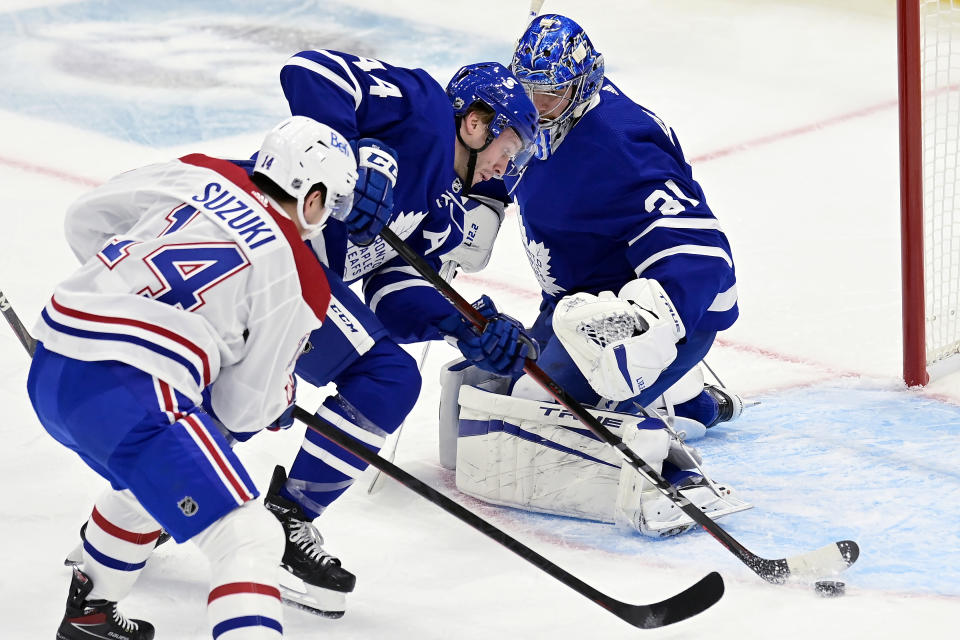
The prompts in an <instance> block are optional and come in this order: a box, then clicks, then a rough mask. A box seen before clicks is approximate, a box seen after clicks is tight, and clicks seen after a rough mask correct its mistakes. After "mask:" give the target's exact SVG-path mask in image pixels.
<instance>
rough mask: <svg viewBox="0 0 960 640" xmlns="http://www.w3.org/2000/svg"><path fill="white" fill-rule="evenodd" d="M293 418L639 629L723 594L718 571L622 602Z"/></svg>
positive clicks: (310, 421) (335, 435) (687, 613)
mask: <svg viewBox="0 0 960 640" xmlns="http://www.w3.org/2000/svg"><path fill="white" fill-rule="evenodd" d="M293 417H294V418H296V419H297V420H299V421H301V422H303V423H304V424H306V425H307V426H308V427H309V428H311V429H313V430H314V431H316V432H317V433H319V434H320V435H321V436H323V437H324V438H327V439H328V440H330V441H331V442H333V443H334V444H336V445H339V446H340V447H341V448H343V449H346V450H347V451H349V452H350V453H352V454H353V455H355V456H357V457H358V458H360V459H361V460H363V461H364V462H366V463H368V464H370V465H373V466H374V467H376V468H377V469H379V470H380V471H382V472H383V473H384V474H386V475H388V476H390V477H391V478H393V479H394V480H396V481H397V482H399V483H400V484H402V485H403V486H405V487H407V488H408V489H410V490H411V491H413V492H414V493H417V494H418V495H420V496H421V497H423V498H425V499H426V500H429V501H430V502H432V503H433V504H435V505H437V506H438V507H440V508H441V509H443V510H444V511H446V512H447V513H449V514H450V515H452V516H454V517H455V518H457V519H458V520H460V521H461V522H465V523H466V524H468V525H470V526H471V527H473V528H474V529H476V530H477V531H479V532H480V533H482V534H484V535H485V536H487V537H489V538H491V539H493V540H494V541H495V542H498V543H500V544H501V545H503V546H504V547H506V548H507V549H509V550H510V551H513V552H514V553H515V554H517V555H518V556H520V557H521V558H523V559H524V560H526V561H527V562H529V563H530V564H532V565H534V566H535V567H537V568H538V569H540V570H541V571H543V572H545V573H547V574H549V575H551V576H553V577H554V578H556V579H557V580H559V581H560V582H562V583H563V584H565V585H567V586H568V587H570V588H571V589H573V590H574V591H576V592H577V593H579V594H580V595H583V596H585V597H587V598H589V599H590V600H592V601H593V602H595V603H597V604H598V605H600V606H601V607H603V608H604V609H606V610H608V611H610V612H611V613H612V614H614V615H615V616H617V617H618V618H620V619H621V620H624V621H626V622H628V623H630V624H632V625H633V626H635V627H639V628H641V629H655V628H657V627H662V626H664V625H668V624H673V623H674V622H680V621H681V620H686V619H687V618H690V617H692V616H695V615H697V614H698V613H701V612H703V611H704V610H706V609H708V608H709V607H711V606H713V605H714V604H716V602H717V601H718V600H720V598H721V596H723V578H721V577H720V574H719V573H717V572H716V571H712V572H710V573H709V574H707V575H706V576H704V577H703V578H702V579H700V581H699V582H697V583H695V584H694V585H693V586H691V587H689V588H687V589H686V590H684V591H681V592H680V593H678V594H676V595H674V596H671V597H669V598H667V599H666V600H663V601H661V602H656V603H654V604H629V603H626V602H621V601H619V600H616V599H615V598H612V597H610V596H609V595H607V594H605V593H603V592H601V591H598V590H597V589H595V588H593V587H591V586H590V585H589V584H587V583H586V582H584V581H583V580H581V579H580V578H578V577H576V576H575V575H573V574H571V573H568V572H567V571H566V570H564V569H562V568H561V567H559V566H557V565H556V564H554V563H553V562H551V561H550V560H547V559H546V558H545V557H543V556H542V555H540V554H539V553H537V552H536V551H534V550H533V549H531V548H530V547H528V546H526V545H524V544H523V543H522V542H520V541H519V540H517V539H516V538H513V537H511V536H510V535H509V534H507V533H506V532H504V531H502V530H501V529H498V528H497V527H495V526H494V525H492V524H490V523H489V522H487V521H486V520H484V519H483V518H481V517H480V516H478V515H476V514H475V513H473V512H472V511H470V510H468V509H466V508H465V507H463V506H462V505H460V504H459V503H457V502H455V501H453V500H451V499H450V498H448V497H447V496H445V495H443V494H442V493H440V492H439V491H437V490H436V489H434V488H433V487H431V486H430V485H428V484H426V483H425V482H423V481H421V480H419V479H417V478H416V477H414V476H412V475H410V474H409V473H407V472H406V471H404V470H403V469H401V468H400V467H398V466H396V465H395V464H393V463H392V462H388V461H387V460H385V459H384V458H381V457H380V456H378V455H377V454H375V453H374V452H372V451H370V450H369V449H367V448H366V447H365V446H364V445H363V444H361V443H360V442H359V441H357V440H354V439H353V438H351V437H350V436H348V435H346V434H344V433H342V432H341V431H338V430H337V429H335V428H334V427H331V426H329V425H327V424H326V423H324V422H323V421H322V420H320V419H319V418H317V417H316V416H314V415H313V414H312V413H310V412H309V411H306V410H305V409H303V408H301V407H299V406H297V407H295V408H294V410H293Z"/></svg>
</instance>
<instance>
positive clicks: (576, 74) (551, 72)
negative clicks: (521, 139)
mask: <svg viewBox="0 0 960 640" xmlns="http://www.w3.org/2000/svg"><path fill="white" fill-rule="evenodd" d="M510 69H511V71H513V73H514V74H516V76H517V78H518V79H519V80H520V82H521V83H522V84H523V88H524V90H526V92H527V94H528V95H529V96H530V97H531V99H533V100H535V101H536V102H538V103H540V106H541V109H543V108H544V106H543V103H544V102H547V103H548V105H549V106H548V107H547V108H546V110H545V111H544V112H543V113H541V114H540V115H539V119H540V127H541V140H539V141H538V146H539V147H540V148H539V150H538V151H539V155H540V157H546V156H547V155H549V152H550V150H551V147H555V146H556V145H557V144H559V141H560V139H562V137H563V136H564V135H565V134H566V132H567V131H569V129H570V127H571V126H573V122H574V121H575V119H576V118H579V117H580V116H581V115H583V113H584V112H585V111H586V109H587V107H588V105H589V104H590V101H591V100H592V99H593V97H594V96H595V95H596V94H597V92H598V91H600V86H601V85H602V84H603V55H602V54H600V53H598V52H597V51H596V50H595V49H594V48H593V44H592V43H591V42H590V39H589V38H588V37H587V34H586V33H585V32H584V31H583V29H582V28H581V27H580V25H578V24H577V23H576V22H574V21H573V20H571V19H570V18H567V17H565V16H561V15H559V14H555V13H553V14H545V15H542V16H538V17H537V18H534V20H533V22H531V23H530V26H528V27H527V30H526V31H524V32H523V35H522V36H520V40H519V41H518V42H517V47H516V51H515V52H514V55H513V60H512V61H511V62H510ZM538 95H540V96H543V98H540V99H537V96H538ZM552 98H556V99H552Z"/></svg>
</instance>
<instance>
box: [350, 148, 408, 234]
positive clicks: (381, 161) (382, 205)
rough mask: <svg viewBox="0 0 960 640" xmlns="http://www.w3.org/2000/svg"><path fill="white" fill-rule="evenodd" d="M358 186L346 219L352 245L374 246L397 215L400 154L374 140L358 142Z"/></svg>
mask: <svg viewBox="0 0 960 640" xmlns="http://www.w3.org/2000/svg"><path fill="white" fill-rule="evenodd" d="M356 151H357V173H358V178H357V185H356V187H355V188H354V190H353V191H354V193H353V210H352V211H350V213H348V214H347V215H346V217H345V218H343V223H344V224H345V225H347V232H348V233H349V236H350V241H351V242H353V243H354V244H356V245H360V246H366V245H368V244H370V243H371V242H373V240H374V238H376V237H377V234H379V233H380V230H381V229H383V227H384V226H385V225H386V224H387V223H388V222H390V217H391V216H392V215H393V188H394V187H395V186H396V185H397V173H398V167H397V152H396V151H394V150H393V149H391V148H390V147H388V146H387V145H385V144H383V143H382V142H380V141H379V140H376V139H374V138H361V139H360V140H358V141H357V142H356Z"/></svg>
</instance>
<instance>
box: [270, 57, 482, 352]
mask: <svg viewBox="0 0 960 640" xmlns="http://www.w3.org/2000/svg"><path fill="white" fill-rule="evenodd" d="M280 83H281V86H282V88H283V93H284V95H285V96H286V98H287V101H288V102H289V104H290V112H291V113H292V114H293V115H303V116H309V117H311V118H313V119H315V120H318V121H320V122H323V123H325V124H327V125H329V126H331V127H333V128H334V129H336V130H337V131H339V132H340V133H341V134H343V135H344V136H346V137H347V138H349V139H350V140H353V141H356V140H358V139H360V138H376V139H378V140H380V141H381V142H383V143H384V144H386V145H388V146H390V147H392V148H393V149H394V150H395V151H396V152H397V156H398V161H399V162H398V164H399V172H398V178H397V184H396V187H395V188H394V194H393V195H394V217H393V220H392V221H391V223H390V228H391V229H392V230H393V231H394V232H395V233H396V234H397V235H398V236H400V237H401V238H403V239H404V240H406V242H407V243H408V244H409V245H410V246H411V247H412V248H413V249H414V250H415V251H417V252H418V253H419V254H420V255H422V256H424V257H425V258H427V260H428V262H430V263H431V264H432V265H433V266H434V267H435V268H439V267H440V259H439V256H441V255H443V254H444V253H446V252H447V251H450V250H451V249H453V248H454V247H456V246H457V245H458V244H459V243H460V241H461V240H462V238H463V207H464V202H465V199H464V197H463V193H462V192H463V185H462V181H461V180H460V179H459V178H458V177H457V175H456V173H455V171H454V169H453V158H454V148H455V143H456V127H455V123H454V117H453V108H452V107H451V105H450V101H449V99H448V98H447V95H446V92H445V90H444V89H443V87H441V86H440V85H439V84H438V83H437V82H436V81H435V80H434V79H433V78H431V77H430V76H429V75H428V74H427V72H425V71H423V70H422V69H406V68H402V67H395V66H393V65H389V64H387V63H385V62H381V61H379V60H372V59H370V58H363V57H360V56H356V55H352V54H348V53H341V52H338V51H327V50H317V51H302V52H300V53H298V54H296V55H294V56H292V57H291V58H290V59H289V60H287V62H286V64H285V65H284V67H283V69H282V70H281V72H280ZM311 244H312V246H313V248H314V251H315V252H316V253H317V255H318V256H319V257H320V259H321V260H322V261H323V262H324V263H325V264H326V265H328V266H329V267H330V268H331V269H332V270H333V271H334V272H336V273H339V274H342V277H343V280H344V281H345V282H347V283H351V282H355V281H357V280H360V279H363V290H364V296H365V299H366V301H367V303H368V304H369V305H370V307H371V308H372V309H373V310H374V312H375V313H376V314H377V316H378V317H379V318H380V319H381V321H383V323H384V324H385V325H386V327H387V329H388V330H389V331H390V333H391V335H392V336H393V337H394V338H395V339H396V340H398V341H401V342H414V341H419V340H424V339H434V338H438V337H440V336H439V333H438V332H437V331H436V330H435V328H434V325H435V323H436V322H438V321H439V320H440V319H442V318H443V317H445V316H447V315H449V314H450V313H452V312H453V307H452V306H451V305H450V304H449V303H448V302H447V301H446V300H444V299H443V297H442V296H440V294H439V293H437V292H436V291H435V290H434V289H433V287H431V286H430V284H429V283H428V282H427V281H426V280H423V279H422V278H420V277H419V276H418V275H417V274H416V272H415V271H414V270H413V268H412V267H410V266H408V265H407V264H406V262H404V261H403V259H402V258H400V257H398V256H397V255H396V253H395V252H394V251H393V249H391V248H390V247H389V246H388V245H387V244H386V243H385V242H384V241H383V240H382V239H381V238H377V239H376V240H375V241H374V242H373V244H371V245H370V246H367V247H359V246H356V245H354V244H353V243H351V242H350V241H349V240H348V239H347V233H346V227H345V226H344V225H343V224H342V223H341V222H339V221H336V220H330V222H328V223H327V226H326V227H325V228H324V230H323V233H322V234H321V235H320V236H318V237H316V238H314V239H313V240H311Z"/></svg>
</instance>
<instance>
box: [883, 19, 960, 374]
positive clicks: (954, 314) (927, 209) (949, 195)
mask: <svg viewBox="0 0 960 640" xmlns="http://www.w3.org/2000/svg"><path fill="white" fill-rule="evenodd" d="M897 13H898V35H899V47H898V48H899V71H900V169H901V215H902V221H901V227H902V250H901V251H902V264H903V342H904V367H903V375H904V380H905V381H906V382H907V384H908V385H917V384H926V383H927V382H928V381H929V380H930V379H935V378H937V377H940V376H943V375H946V374H947V373H950V372H952V371H955V370H960V0H898V2H897Z"/></svg>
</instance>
